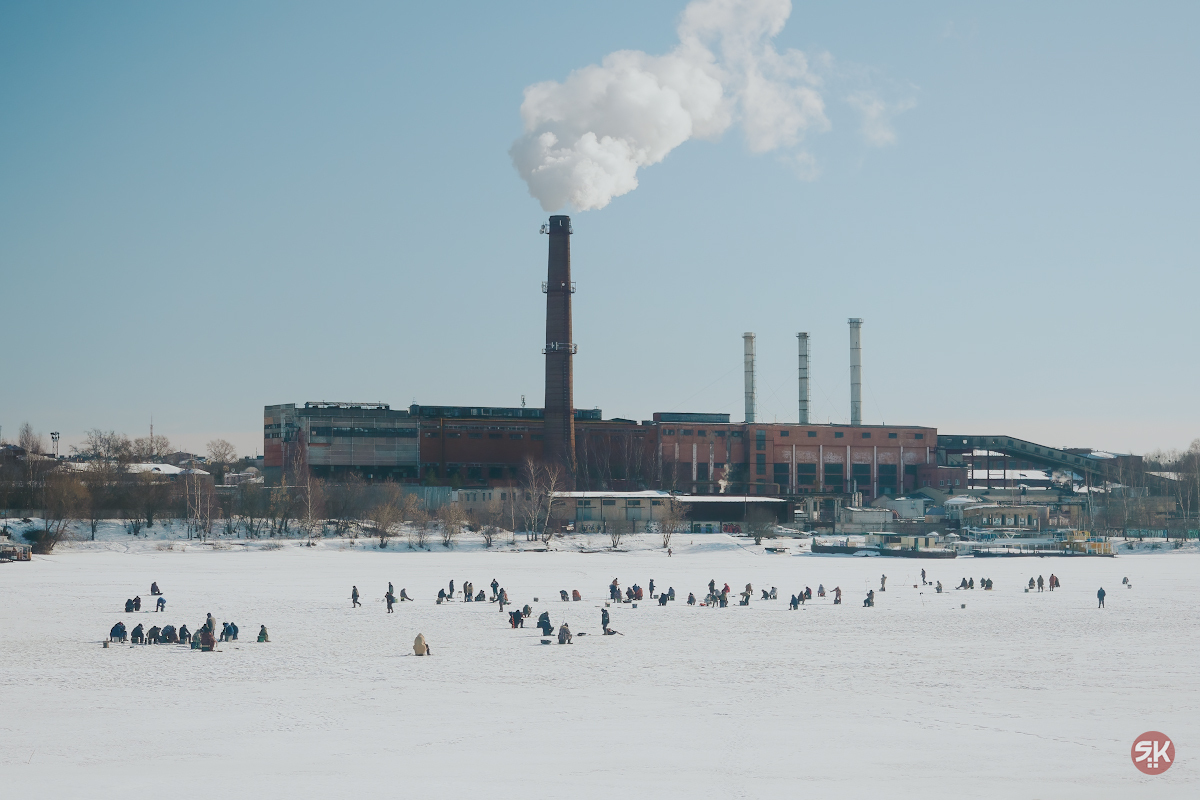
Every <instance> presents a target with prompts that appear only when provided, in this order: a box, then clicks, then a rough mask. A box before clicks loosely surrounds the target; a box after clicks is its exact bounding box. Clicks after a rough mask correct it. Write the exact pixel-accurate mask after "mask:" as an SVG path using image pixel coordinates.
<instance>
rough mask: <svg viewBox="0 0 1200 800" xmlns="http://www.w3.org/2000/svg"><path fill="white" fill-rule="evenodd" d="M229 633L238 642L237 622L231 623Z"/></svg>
mask: <svg viewBox="0 0 1200 800" xmlns="http://www.w3.org/2000/svg"><path fill="white" fill-rule="evenodd" d="M229 633H230V634H231V635H232V636H233V640H234V641H235V642H236V641H237V635H238V626H237V623H236V622H231V623H229Z"/></svg>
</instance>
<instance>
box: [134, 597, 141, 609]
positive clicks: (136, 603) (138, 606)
mask: <svg viewBox="0 0 1200 800" xmlns="http://www.w3.org/2000/svg"><path fill="white" fill-rule="evenodd" d="M133 610H134V611H141V610H142V596H141V595H135V596H134V598H133Z"/></svg>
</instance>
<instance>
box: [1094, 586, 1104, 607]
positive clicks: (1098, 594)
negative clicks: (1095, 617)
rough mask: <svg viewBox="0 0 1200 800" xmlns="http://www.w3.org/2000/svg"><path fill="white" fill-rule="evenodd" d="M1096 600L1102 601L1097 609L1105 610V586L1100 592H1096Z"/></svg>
mask: <svg viewBox="0 0 1200 800" xmlns="http://www.w3.org/2000/svg"><path fill="white" fill-rule="evenodd" d="M1096 599H1097V600H1099V601H1100V605H1099V606H1097V608H1104V587H1103V586H1101V587H1100V591H1098V592H1096Z"/></svg>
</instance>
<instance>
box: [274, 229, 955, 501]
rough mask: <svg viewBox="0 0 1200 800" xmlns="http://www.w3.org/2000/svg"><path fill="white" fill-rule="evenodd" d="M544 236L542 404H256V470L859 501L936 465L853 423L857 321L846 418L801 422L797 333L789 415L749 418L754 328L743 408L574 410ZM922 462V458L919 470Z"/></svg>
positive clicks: (561, 263)
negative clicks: (539, 472) (559, 476)
mask: <svg viewBox="0 0 1200 800" xmlns="http://www.w3.org/2000/svg"><path fill="white" fill-rule="evenodd" d="M542 232H543V233H546V234H548V236H549V258H548V264H547V280H546V282H545V283H544V284H543V285H542V289H543V291H544V292H545V294H546V320H547V322H546V342H545V344H544V345H543V350H542V352H543V353H544V355H545V359H546V383H545V388H546V398H545V406H544V408H498V407H484V406H425V405H412V406H409V408H408V409H406V410H398V409H395V410H394V409H392V408H390V407H389V406H388V405H387V404H385V403H340V402H309V403H305V404H303V405H301V406H297V405H295V404H285V405H271V406H266V408H265V409H264V415H263V417H264V419H263V423H264V454H265V456H264V467H265V473H266V478H267V481H268V482H269V483H273V484H278V483H279V482H280V481H281V480H284V479H285V478H287V479H288V480H289V481H290V476H291V475H293V474H294V473H295V471H296V470H298V469H310V470H311V471H312V473H313V474H314V475H316V476H318V477H322V478H327V479H331V480H338V479H344V478H345V477H347V476H349V475H350V474H355V475H358V476H359V477H361V478H363V479H365V480H368V481H382V480H394V481H397V482H402V483H424V484H436V485H451V486H455V487H461V488H470V487H480V488H484V487H497V486H512V485H516V484H517V483H518V482H519V479H520V471H521V467H522V465H523V464H524V462H525V461H526V459H529V458H531V459H533V460H534V461H537V462H542V461H545V460H549V461H554V462H556V463H559V464H560V465H562V466H563V467H564V472H565V474H567V475H568V476H569V481H568V482H569V484H570V487H571V488H573V489H578V490H589V491H616V492H619V491H638V490H644V489H663V490H668V491H678V492H683V493H687V494H698V495H706V494H708V495H714V494H730V495H740V494H758V495H770V496H776V497H792V498H797V499H798V498H806V499H818V498H831V499H832V498H844V499H851V498H853V496H854V494H856V493H860V494H861V501H862V502H869V501H870V500H872V499H875V498H876V497H879V496H881V495H897V494H902V493H904V492H905V491H909V490H912V489H915V488H917V487H918V486H919V485H920V484H919V483H918V479H917V471H918V468H919V467H921V466H922V465H936V464H937V461H938V458H937V455H938V454H937V441H938V439H937V431H936V429H934V428H929V427H903V426H873V425H863V424H861V402H860V397H861V369H862V367H861V344H860V332H861V325H862V321H861V320H858V319H852V320H850V331H851V337H850V343H851V424H849V425H818V424H811V423H809V422H808V337H807V334H800V335H799V337H798V338H799V342H800V372H799V378H800V380H799V394H800V402H799V415H798V419H799V421H798V422H796V423H762V422H757V421H756V420H755V416H756V415H755V409H756V405H755V356H754V346H755V345H754V335H753V334H750V333H748V334H746V335H745V337H744V342H745V350H746V361H745V382H746V415H745V421H744V422H731V421H730V419H729V415H728V414H701V413H697V414H685V413H656V414H654V415H653V417H652V419H649V420H643V421H641V422H638V421H635V420H628V419H619V418H617V419H603V418H602V417H603V415H602V413H601V412H600V410H599V409H592V410H587V409H577V408H574V396H573V382H574V381H573V378H574V374H573V369H574V365H573V361H574V356H575V354H576V352H577V346H576V344H575V343H574V342H573V341H572V340H571V337H572V320H571V299H572V295H573V293H574V291H575V284H574V283H573V282H572V280H571V265H570V258H571V251H570V236H571V234H572V229H571V221H570V218H569V217H565V216H555V217H551V218H550V222H549V224H547V225H544V226H543V228H542ZM926 469H928V466H926Z"/></svg>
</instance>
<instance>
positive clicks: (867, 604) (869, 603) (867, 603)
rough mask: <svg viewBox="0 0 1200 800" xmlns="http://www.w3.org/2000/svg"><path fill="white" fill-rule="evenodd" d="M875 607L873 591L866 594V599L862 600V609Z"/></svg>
mask: <svg viewBox="0 0 1200 800" xmlns="http://www.w3.org/2000/svg"><path fill="white" fill-rule="evenodd" d="M874 606H875V590H874V589H872V590H871V591H869V592H867V598H866V599H865V600H863V608H873V607H874Z"/></svg>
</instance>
